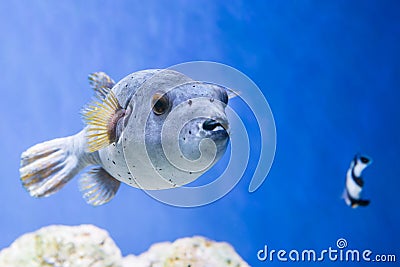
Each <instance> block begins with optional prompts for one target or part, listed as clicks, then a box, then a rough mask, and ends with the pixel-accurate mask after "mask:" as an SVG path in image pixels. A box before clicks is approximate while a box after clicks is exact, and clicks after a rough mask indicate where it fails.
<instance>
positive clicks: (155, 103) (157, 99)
mask: <svg viewBox="0 0 400 267" xmlns="http://www.w3.org/2000/svg"><path fill="white" fill-rule="evenodd" d="M151 105H152V107H153V112H154V114H156V115H162V114H164V113H165V112H166V111H167V110H168V108H169V99H168V96H167V95H166V94H164V93H155V94H154V95H153V99H152V101H151Z"/></svg>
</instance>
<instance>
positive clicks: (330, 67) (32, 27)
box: [0, 0, 400, 266]
mask: <svg viewBox="0 0 400 267" xmlns="http://www.w3.org/2000/svg"><path fill="white" fill-rule="evenodd" d="M399 13H400V8H399V4H398V2H397V1H361V0H360V1H344V0H342V1H316V0H315V1H278V0H277V1H154V0H149V1H128V0H125V1H108V0H107V1H95V0H87V1H71V0H70V1H50V0H44V1H1V2H0V34H1V35H0V73H1V82H0V88H1V89H0V92H1V97H0V114H1V120H0V122H1V123H0V147H1V152H0V166H1V175H0V214H1V217H0V248H4V247H6V246H8V245H10V244H11V242H12V241H13V240H14V239H16V238H17V237H18V236H20V235H21V234H23V233H25V232H28V231H34V230H36V229H38V228H40V227H42V226H46V225H50V224H67V225H78V224H84V223H85V224H86V223H90V224H95V225H97V226H99V227H102V228H105V229H106V230H107V231H109V233H110V235H111V236H112V238H113V239H114V240H115V241H116V243H117V244H118V245H119V246H120V248H121V250H122V253H123V254H124V255H126V254H131V253H134V254H139V253H142V252H144V251H145V250H147V249H148V247H149V246H150V245H151V244H153V243H155V242H160V241H166V240H169V241H173V240H175V239H177V238H180V237H186V236H193V235H204V236H206V237H208V238H210V239H213V240H217V241H226V242H229V243H230V244H232V245H233V246H234V248H235V249H236V251H237V252H238V253H239V254H240V255H241V256H242V257H243V258H244V259H245V260H246V261H247V262H249V263H250V264H251V265H253V266H268V265H271V264H274V265H279V263H278V262H276V261H274V262H273V263H270V262H266V263H261V262H259V261H258V260H257V257H256V253H257V251H258V250H259V249H262V248H263V247H264V245H268V246H269V247H270V248H271V249H286V250H291V249H298V250H301V249H327V248H328V247H330V246H331V247H333V248H335V247H336V245H335V243H336V240H337V239H338V238H346V240H347V241H348V244H349V248H358V249H360V250H363V249H371V250H372V251H374V253H383V254H385V253H387V254H389V253H391V254H397V258H398V260H400V251H399V247H400V230H399V225H400V214H399V200H398V195H399V189H400V175H399V174H400V172H399V164H398V161H399V155H400V154H399V148H400V125H399V123H400V116H399V115H400V108H399V100H400V49H399V47H400V16H399ZM193 60H210V61H217V62H221V63H224V64H228V65H230V66H233V67H234V68H237V69H238V70H240V71H242V72H243V73H245V74H246V75H248V76H249V77H250V78H251V79H252V80H253V81H254V82H255V83H256V84H257V85H258V86H259V88H260V89H261V90H262V91H263V93H264V95H265V97H266V98H267V100H268V102H269V104H270V106H271V109H272V111H273V114H274V117H275V122H276V126H277V141H278V142H277V152H276V158H275V162H274V164H273V167H272V169H271V172H270V174H269V175H268V178H267V179H266V181H265V182H264V184H263V185H262V186H261V188H260V189H259V190H258V191H256V192H255V193H252V194H250V193H249V192H248V191H247V189H248V185H249V182H250V176H249V175H250V174H251V173H247V175H246V176H245V177H244V178H243V179H242V180H241V182H240V183H239V184H238V185H237V186H236V187H235V189H234V190H233V191H232V192H231V193H229V194H228V195H227V196H226V197H224V198H223V199H221V200H219V201H217V202H215V203H213V204H210V205H207V206H204V207H200V208H190V209H183V208H176V207H171V206H167V205H164V204H162V203H160V202H157V201H155V200H154V199H152V198H150V197H148V196H147V195H146V194H144V193H143V192H141V191H139V190H137V189H134V188H130V187H128V186H121V188H120V190H119V192H118V194H117V196H116V197H115V199H114V200H112V201H111V202H110V203H109V204H107V205H105V206H102V207H97V208H93V207H91V206H89V205H87V204H85V202H84V201H83V199H82V198H81V195H80V193H79V191H78V187H77V179H74V180H72V181H71V182H70V183H69V184H68V185H66V186H65V188H64V189H63V190H61V191H60V192H59V193H57V194H55V195H53V196H51V197H49V198H45V199H33V198H31V197H30V196H29V195H28V194H27V193H26V192H25V190H24V189H23V188H22V186H21V184H20V181H19V171H18V169H19V159H20V154H21V152H23V151H24V150H25V149H27V148H28V147H30V146H32V145H34V144H36V143H38V142H42V141H45V140H49V139H53V138H56V137H62V136H67V135H71V134H74V133H76V132H78V131H79V130H80V129H81V128H82V126H83V124H82V121H81V119H80V117H79V114H78V113H79V111H80V109H81V107H82V106H83V105H84V104H85V103H86V102H88V101H89V99H90V98H91V96H92V92H91V90H90V88H89V86H88V82H87V75H88V73H91V72H94V71H100V70H101V71H105V72H107V73H108V74H109V75H110V76H112V77H113V78H114V79H115V80H119V79H121V78H123V77H124V76H126V75H127V74H129V73H131V72H134V71H138V70H141V69H148V68H165V67H168V66H170V65H174V64H177V63H181V62H185V61H193ZM250 120H251V119H250ZM253 128H254V127H253ZM253 128H249V132H250V134H251V135H252V136H253V138H254V140H257V138H258V137H257V134H258V131H257V130H254V129H253ZM254 143H256V142H254ZM253 148H254V151H255V152H257V149H258V148H257V146H256V145H254V146H253ZM356 152H362V153H366V154H367V155H369V156H371V157H372V158H373V159H374V163H373V164H372V165H371V166H370V167H369V168H368V169H367V170H366V171H365V173H364V178H365V191H364V195H365V197H366V198H370V199H371V201H372V202H371V205H370V206H369V207H367V208H359V209H355V210H353V209H350V208H349V207H347V206H346V205H345V204H344V202H343V200H342V199H341V193H342V190H343V185H344V178H345V173H346V171H347V168H348V166H349V164H350V160H351V159H352V157H353V155H354V154H355V153H356ZM256 162H257V155H253V156H252V157H251V163H250V165H251V166H253V168H254V166H255V164H256ZM324 263H325V264H326V265H334V266H338V263H331V262H328V261H325V262H324ZM282 265H291V264H289V263H282ZM296 265H297V266H298V265H299V264H298V263H293V266H296ZM339 265H340V264H339ZM348 265H349V266H351V265H352V264H348ZM388 265H389V264H388ZM346 266H347V265H346Z"/></svg>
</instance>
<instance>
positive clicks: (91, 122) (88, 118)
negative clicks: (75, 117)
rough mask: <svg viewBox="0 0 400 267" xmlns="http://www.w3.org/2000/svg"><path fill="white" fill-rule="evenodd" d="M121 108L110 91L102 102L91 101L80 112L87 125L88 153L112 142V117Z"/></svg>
mask: <svg viewBox="0 0 400 267" xmlns="http://www.w3.org/2000/svg"><path fill="white" fill-rule="evenodd" d="M120 109H121V106H120V105H119V103H118V100H117V98H116V97H115V95H114V93H113V92H112V91H110V92H109V93H108V94H107V96H106V97H105V98H104V99H103V101H101V102H99V101H98V100H93V101H92V102H91V103H90V104H89V105H87V106H86V107H85V108H84V110H83V111H82V115H83V119H84V121H85V123H86V124H87V126H88V127H87V129H86V139H87V144H88V148H87V149H88V151H89V152H94V151H97V150H100V149H102V148H104V147H106V146H108V145H109V144H111V143H112V142H113V140H112V136H111V135H112V134H111V131H112V130H113V129H110V126H111V127H113V125H112V124H111V125H110V122H111V121H112V119H113V117H114V115H115V114H116V112H117V111H118V110H120Z"/></svg>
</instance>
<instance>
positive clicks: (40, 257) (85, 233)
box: [0, 225, 121, 267]
mask: <svg viewBox="0 0 400 267" xmlns="http://www.w3.org/2000/svg"><path fill="white" fill-rule="evenodd" d="M120 262H121V251H120V250H119V248H118V247H117V246H116V245H115V243H114V241H113V240H112V239H111V238H110V237H109V235H108V233H107V232H106V231H104V230H102V229H99V228H97V227H95V226H93V225H81V226H62V225H53V226H48V227H44V228H42V229H40V230H38V231H36V232H33V233H28V234H25V235H23V236H21V237H19V238H18V239H17V240H15V241H14V243H13V244H12V245H11V246H10V247H9V248H6V249H4V250H2V251H1V252H0V266H4V267H5V266H7V267H22V266H29V267H44V266H46V267H88V266H91V267H120V266H121V264H120Z"/></svg>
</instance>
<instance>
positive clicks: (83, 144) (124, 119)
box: [20, 69, 232, 206]
mask: <svg viewBox="0 0 400 267" xmlns="http://www.w3.org/2000/svg"><path fill="white" fill-rule="evenodd" d="M89 81H90V84H91V87H92V88H93V89H94V91H95V96H96V97H95V98H94V99H93V100H92V101H91V102H89V104H87V105H86V106H85V107H84V109H83V110H82V112H81V113H82V116H83V120H84V122H85V124H86V126H85V127H84V129H83V130H81V131H80V132H79V133H77V134H75V135H72V136H68V137H64V138H57V139H54V140H50V141H47V142H43V143H39V144H37V145H35V146H33V147H31V148H29V149H27V150H26V151H25V152H23V153H22V155H21V167H20V179H21V181H22V185H23V186H24V187H25V189H26V190H27V191H28V192H29V194H30V195H31V196H33V197H47V196H49V195H51V194H53V193H55V192H57V191H58V190H60V189H61V188H62V187H63V186H64V185H65V184H66V183H67V182H68V181H70V180H71V179H72V178H73V177H74V176H76V175H77V174H78V173H80V172H81V171H82V170H83V169H85V168H87V167H90V168H87V171H86V172H85V173H83V174H82V175H80V179H79V189H80V191H81V192H82V194H83V198H84V199H85V200H86V202H87V203H88V204H91V205H93V206H98V205H102V204H105V203H107V202H109V201H110V200H111V199H112V198H113V197H114V196H115V194H116V192H117V191H118V188H119V186H120V184H121V182H123V183H125V184H128V185H129V186H132V187H136V188H141V189H144V190H161V189H170V188H174V187H179V186H182V185H185V184H188V183H190V182H192V181H194V180H196V179H197V178H198V177H199V176H201V175H202V174H203V173H204V172H206V171H207V170H209V169H210V168H211V167H212V166H213V165H214V164H215V163H216V162H217V161H218V160H219V159H220V158H221V157H222V155H223V154H224V153H225V151H226V148H227V145H228V142H229V122H228V118H227V116H226V113H225V108H226V105H227V104H228V94H229V97H230V96H231V95H232V94H231V92H230V89H228V88H226V87H223V86H220V85H217V84H212V83H207V82H200V81H195V80H193V79H191V78H189V77H187V76H186V75H184V74H182V73H179V72H177V71H173V70H158V69H151V70H142V71H138V72H134V73H132V74H130V75H128V76H126V77H125V78H123V79H122V80H121V81H119V82H118V83H116V84H115V82H114V81H113V80H112V79H111V78H110V77H109V76H108V75H107V74H105V73H103V72H97V73H93V74H91V75H89ZM196 99H201V100H202V101H200V102H199V101H195V100H196ZM196 112H197V113H199V112H200V113H201V114H202V115H201V116H198V117H194V118H193V119H189V120H187V121H186V122H185V123H184V124H183V125H175V126H177V129H179V133H178V134H177V135H175V136H174V135H168V134H162V133H163V131H162V130H163V124H164V122H165V121H166V120H167V118H168V119H169V120H170V121H171V117H169V116H173V117H172V121H176V122H177V123H179V121H180V120H179V118H180V117H182V116H188V114H189V115H190V114H196ZM167 133H168V132H167ZM205 139H209V140H212V141H213V143H214V145H215V146H214V148H215V151H214V157H213V159H212V161H211V163H210V164H209V165H208V166H207V167H205V168H198V169H196V168H195V170H193V169H188V168H182V167H180V163H182V164H181V165H184V163H187V161H188V160H189V161H191V162H192V163H193V164H194V165H195V164H196V159H198V158H199V156H200V155H201V153H202V151H199V147H200V146H201V143H202V141H203V140H205ZM176 142H177V143H178V145H179V149H180V151H179V153H180V154H179V155H180V156H176V157H174V159H175V161H174V162H171V160H170V158H169V157H168V155H166V154H165V153H164V150H163V148H164V146H165V144H167V146H168V144H174V143H176ZM143 143H144V144H145V146H143ZM143 147H145V149H143ZM177 153H178V151H177ZM180 161H182V162H180ZM150 163H151V164H150ZM156 174H157V175H156Z"/></svg>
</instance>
